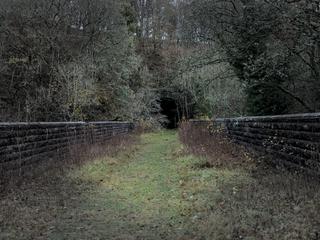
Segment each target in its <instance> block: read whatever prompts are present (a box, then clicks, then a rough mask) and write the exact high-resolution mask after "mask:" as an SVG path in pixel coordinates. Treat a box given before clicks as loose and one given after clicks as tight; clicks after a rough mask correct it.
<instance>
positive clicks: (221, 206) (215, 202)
mask: <svg viewBox="0 0 320 240" xmlns="http://www.w3.org/2000/svg"><path fill="white" fill-rule="evenodd" d="M202 161H203V160H201V159H199V158H197V157H194V156H191V155H188V154H186V153H185V151H183V147H182V146H181V144H180V143H179V140H178V136H177V133H176V132H173V131H162V132H158V133H150V134H145V135H143V136H142V137H141V141H140V142H139V143H138V144H136V145H135V146H134V147H131V148H130V149H127V150H126V151H123V152H121V153H119V154H117V155H115V156H114V157H105V158H102V159H97V160H95V161H92V162H88V163H87V164H85V165H82V166H81V167H80V168H78V167H77V168H75V169H73V170H70V171H69V172H68V174H67V175H66V174H62V175H59V174H56V173H54V174H50V173H47V174H44V175H43V177H42V179H36V180H35V181H32V182H27V183H25V184H24V185H22V186H20V187H19V189H18V190H14V191H12V192H11V193H10V194H8V195H7V196H4V197H3V198H0V239H1V240H2V239H19V240H20V239H30V240H31V239H50V240H63V239H66V240H82V239H83V240H87V239H90V240H91V239H101V240H109V239H112V240H158V239H159V240H160V239H164V240H227V239H230V240H235V239H247V240H254V239H257V240H258V239H259V240H262V239H288V240H289V239H290V240H298V239H299V240H300V239H308V240H310V239H312V240H313V239H314V240H316V239H319V238H318V236H320V222H319V217H318V216H319V214H318V213H319V212H320V208H319V204H318V201H317V199H319V197H320V190H319V188H318V184H314V185H312V184H311V182H310V181H308V182H306V181H304V180H302V179H300V178H297V176H295V175H291V174H288V173H284V172H280V173H273V170H272V171H269V172H268V173H267V172H266V170H265V169H262V171H261V172H260V173H259V174H258V173H256V174H255V175H257V174H258V175H257V176H256V177H254V176H252V174H251V173H250V171H247V170H245V169H243V168H239V167H236V168H235V169H229V170H228V169H225V168H210V169H208V168H199V166H200V165H203V162H202ZM257 171H258V170H257ZM306 183H307V184H306Z"/></svg>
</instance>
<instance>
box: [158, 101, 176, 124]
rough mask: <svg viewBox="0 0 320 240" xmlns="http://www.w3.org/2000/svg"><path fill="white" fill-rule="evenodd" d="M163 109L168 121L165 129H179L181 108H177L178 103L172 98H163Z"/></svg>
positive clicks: (162, 112)
mask: <svg viewBox="0 0 320 240" xmlns="http://www.w3.org/2000/svg"><path fill="white" fill-rule="evenodd" d="M161 109H162V110H161V114H163V115H165V116H166V117H167V119H168V122H167V123H166V124H165V127H166V128H168V129H175V128H177V127H178V123H179V120H180V116H179V108H178V106H177V103H176V101H175V100H173V99H171V98H162V99H161Z"/></svg>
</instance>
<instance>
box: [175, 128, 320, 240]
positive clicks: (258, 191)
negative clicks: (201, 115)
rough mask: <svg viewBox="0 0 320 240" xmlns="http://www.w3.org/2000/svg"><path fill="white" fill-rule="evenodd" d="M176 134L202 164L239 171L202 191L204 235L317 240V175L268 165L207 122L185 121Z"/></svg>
mask: <svg viewBox="0 0 320 240" xmlns="http://www.w3.org/2000/svg"><path fill="white" fill-rule="evenodd" d="M179 136H180V140H181V141H182V142H183V143H184V146H185V150H186V151H187V153H189V154H193V155H195V156H198V157H200V158H201V159H202V164H203V166H207V167H208V166H210V167H212V168H213V169H214V170H213V171H219V172H224V171H225V170H227V169H228V170H229V171H231V172H238V173H240V175H238V176H236V177H235V178H233V179H232V180H231V181H227V182H226V181H224V180H223V178H220V179H219V180H218V181H217V182H218V185H217V186H216V188H215V189H212V190H211V191H208V192H207V193H206V194H207V196H206V198H207V199H215V201H214V202H215V204H214V206H212V207H210V208H208V209H206V210H204V211H203V215H204V216H203V218H202V220H201V222H202V223H201V224H200V226H201V227H200V229H201V231H202V232H205V233H206V238H205V239H221V240H223V239H259V240H260V239H268V240H269V239H270V240H272V239H286V240H293V239H296V240H298V239H306V240H317V239H320V218H319V214H320V201H319V200H320V187H319V186H320V181H319V179H317V178H315V177H313V176H308V175H305V174H301V173H297V172H294V171H290V170H287V169H284V168H275V167H274V166H271V165H268V164H267V163H265V162H264V161H261V160H260V159H259V157H257V156H255V157H253V156H252V155H251V154H248V153H247V152H246V150H245V149H244V148H242V147H240V146H237V145H236V144H234V143H232V142H230V141H229V140H228V138H226V137H225V136H224V135H223V133H222V132H220V131H219V130H218V129H214V128H213V126H210V125H208V124H203V123H202V124H194V123H192V122H184V123H182V124H181V127H180V129H179Z"/></svg>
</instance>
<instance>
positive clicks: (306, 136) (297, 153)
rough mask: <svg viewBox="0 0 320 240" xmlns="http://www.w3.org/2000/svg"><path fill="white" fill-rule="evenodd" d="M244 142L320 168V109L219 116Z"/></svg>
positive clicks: (280, 158)
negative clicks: (222, 117) (244, 115)
mask: <svg viewBox="0 0 320 240" xmlns="http://www.w3.org/2000/svg"><path fill="white" fill-rule="evenodd" d="M215 123H216V124H217V125H218V126H219V127H221V128H222V129H224V130H225V131H226V133H227V134H228V135H229V136H230V137H231V138H232V139H234V140H235V141H236V142H238V143H240V144H244V145H246V146H249V147H251V148H254V149H256V150H258V151H260V152H263V153H264V154H270V155H272V156H274V157H273V158H274V160H276V161H280V162H281V163H285V164H290V165H293V166H296V167H300V168H305V169H308V170H312V171H316V172H319V171H320V113H316V114H298V115H281V116H266V117H241V118H224V119H216V121H215Z"/></svg>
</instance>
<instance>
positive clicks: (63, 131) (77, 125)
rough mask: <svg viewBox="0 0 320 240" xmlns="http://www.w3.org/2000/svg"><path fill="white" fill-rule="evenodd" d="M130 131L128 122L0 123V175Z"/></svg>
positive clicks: (131, 128)
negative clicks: (73, 147) (72, 147)
mask: <svg viewBox="0 0 320 240" xmlns="http://www.w3.org/2000/svg"><path fill="white" fill-rule="evenodd" d="M131 130H133V124H132V123H128V122H89V123H85V122H74V123H73V122H62V123H0V176H1V175H2V176H4V175H5V173H6V172H12V171H16V170H21V169H23V168H25V167H27V166H33V165H34V164H36V163H38V162H44V161H47V160H48V159H52V158H56V157H61V158H62V157H66V155H67V154H68V153H70V147H71V146H77V145H79V146H80V145H81V144H83V145H86V146H88V145H92V144H96V143H103V142H104V141H105V140H107V139H110V138H112V137H113V136H117V135H121V134H127V133H129V132H130V131H131Z"/></svg>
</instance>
